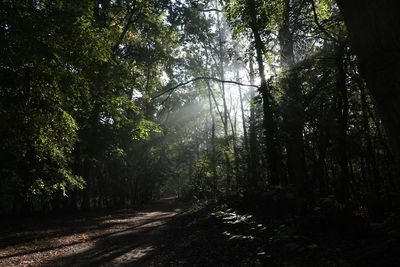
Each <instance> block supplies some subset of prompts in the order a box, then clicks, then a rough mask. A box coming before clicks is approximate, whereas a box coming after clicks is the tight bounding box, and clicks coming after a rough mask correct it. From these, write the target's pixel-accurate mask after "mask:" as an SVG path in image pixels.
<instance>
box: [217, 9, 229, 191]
mask: <svg viewBox="0 0 400 267" xmlns="http://www.w3.org/2000/svg"><path fill="white" fill-rule="evenodd" d="M217 25H218V37H219V42H218V45H219V53H218V55H219V76H220V79H221V80H225V70H224V58H225V53H224V44H223V43H224V40H223V33H222V30H223V29H222V22H221V19H220V16H219V13H217ZM220 88H221V94H222V104H223V107H224V110H223V121H222V123H223V125H224V134H225V152H224V154H225V162H226V187H227V188H226V194H227V195H228V196H229V195H230V191H231V183H232V173H231V162H230V159H229V150H230V144H229V141H228V134H229V132H228V116H229V114H228V107H227V104H226V90H225V84H224V83H220Z"/></svg>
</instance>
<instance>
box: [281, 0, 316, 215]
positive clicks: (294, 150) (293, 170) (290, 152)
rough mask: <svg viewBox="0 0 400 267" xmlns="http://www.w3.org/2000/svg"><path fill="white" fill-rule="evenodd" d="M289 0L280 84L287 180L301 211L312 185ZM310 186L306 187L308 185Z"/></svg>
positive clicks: (283, 25)
mask: <svg viewBox="0 0 400 267" xmlns="http://www.w3.org/2000/svg"><path fill="white" fill-rule="evenodd" d="M290 10H291V6H290V0H285V1H284V9H283V20H282V26H281V28H280V30H279V43H280V47H281V51H280V55H281V67H282V70H283V72H284V73H283V79H282V81H281V83H282V87H283V88H284V90H285V96H284V127H285V130H286V151H287V169H288V175H289V183H291V184H295V186H296V192H297V200H298V209H299V210H298V211H299V212H300V213H303V212H304V209H305V208H306V207H305V206H306V202H307V199H309V198H310V191H311V188H310V187H311V186H310V185H308V184H307V182H308V174H307V167H306V160H305V151H304V141H303V128H304V108H303V102H304V101H303V97H302V92H301V88H300V82H299V78H298V74H297V71H296V70H292V67H293V65H294V51H293V33H292V31H291V29H290V20H289V19H290V18H289V12H290ZM307 187H309V188H307Z"/></svg>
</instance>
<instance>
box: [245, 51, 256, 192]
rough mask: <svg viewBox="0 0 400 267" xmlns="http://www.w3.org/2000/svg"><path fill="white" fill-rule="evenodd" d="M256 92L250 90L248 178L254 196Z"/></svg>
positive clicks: (252, 69)
mask: <svg viewBox="0 0 400 267" xmlns="http://www.w3.org/2000/svg"><path fill="white" fill-rule="evenodd" d="M249 68H250V83H251V84H254V80H255V79H254V67H253V59H252V58H250V62H249ZM254 98H255V90H254V89H252V88H251V89H250V118H249V157H248V170H249V173H248V178H247V192H248V193H249V194H254V192H256V191H257V189H258V179H259V177H258V174H259V172H258V165H259V164H258V160H259V158H258V145H257V126H256V110H255V103H254Z"/></svg>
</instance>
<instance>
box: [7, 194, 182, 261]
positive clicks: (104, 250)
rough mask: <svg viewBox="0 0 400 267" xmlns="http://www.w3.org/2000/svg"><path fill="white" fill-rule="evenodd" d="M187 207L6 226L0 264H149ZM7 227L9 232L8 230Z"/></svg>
mask: <svg viewBox="0 0 400 267" xmlns="http://www.w3.org/2000/svg"><path fill="white" fill-rule="evenodd" d="M187 208H188V205H187V204H183V203H180V202H177V201H175V199H171V198H165V199H162V200H161V201H159V202H157V203H154V204H152V205H149V206H148V207H147V208H146V207H145V208H144V209H143V210H141V211H129V210H127V211H116V212H111V213H109V214H101V215H94V214H88V215H87V216H86V215H85V216H81V217H79V218H76V217H74V218H69V219H68V218H66V217H65V216H63V217H62V218H52V219H43V218H42V219H39V220H38V219H36V220H33V221H26V222H25V223H24V224H22V223H23V222H21V224H20V225H10V226H8V227H5V228H3V230H1V232H0V266H132V265H135V266H149V265H157V264H156V263H154V256H151V255H152V254H153V252H155V251H156V250H158V249H160V246H162V244H163V243H164V241H165V239H166V238H173V236H171V235H168V237H167V236H166V233H169V234H171V232H169V230H170V225H171V223H172V224H176V222H173V221H174V220H176V219H178V217H180V216H182V215H184V214H185V212H186V209H187ZM7 228H8V229H7Z"/></svg>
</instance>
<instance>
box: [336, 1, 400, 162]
mask: <svg viewBox="0 0 400 267" xmlns="http://www.w3.org/2000/svg"><path fill="white" fill-rule="evenodd" d="M336 2H337V3H338V5H339V8H340V10H341V12H342V14H343V18H344V21H345V23H346V26H347V28H348V29H349V33H350V37H351V43H352V46H353V48H354V51H355V52H356V54H357V56H358V59H359V65H360V70H361V74H362V76H363V77H364V79H365V81H366V83H367V87H368V89H369V90H370V92H371V94H372V96H373V98H374V100H375V102H376V105H377V107H378V111H379V113H380V115H381V117H382V122H383V124H384V126H385V129H386V132H387V135H388V138H389V141H390V143H391V147H392V149H393V152H394V154H395V157H396V159H397V160H396V161H397V163H400V160H399V159H400V120H399V118H400V105H399V103H400V75H399V73H400V52H399V51H400V16H399V13H398V1H396V0H336ZM397 165H398V164H397Z"/></svg>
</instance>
